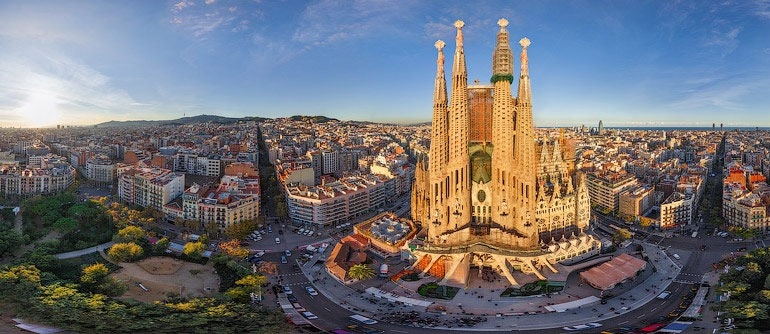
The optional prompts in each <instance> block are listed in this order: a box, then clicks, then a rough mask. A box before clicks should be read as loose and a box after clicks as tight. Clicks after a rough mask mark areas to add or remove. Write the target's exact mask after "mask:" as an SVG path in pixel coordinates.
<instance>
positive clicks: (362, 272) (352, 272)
mask: <svg viewBox="0 0 770 334" xmlns="http://www.w3.org/2000/svg"><path fill="white" fill-rule="evenodd" d="M348 276H350V278H352V279H357V280H361V281H362V280H366V279H370V278H372V277H374V269H372V268H371V267H369V266H367V265H365V264H356V265H353V266H352V267H350V269H349V270H348Z"/></svg>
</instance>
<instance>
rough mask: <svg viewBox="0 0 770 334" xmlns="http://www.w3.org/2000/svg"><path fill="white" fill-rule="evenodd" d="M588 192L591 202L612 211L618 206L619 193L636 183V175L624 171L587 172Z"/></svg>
mask: <svg viewBox="0 0 770 334" xmlns="http://www.w3.org/2000/svg"><path fill="white" fill-rule="evenodd" d="M586 180H587V186H588V194H589V196H590V197H591V204H595V205H598V206H600V207H603V208H607V209H610V210H613V211H616V210H618V208H619V207H620V194H621V193H622V192H624V191H626V190H628V189H630V188H632V187H633V186H635V185H636V183H637V181H636V177H634V175H632V174H628V173H626V172H625V171H620V172H601V173H588V174H587V177H586Z"/></svg>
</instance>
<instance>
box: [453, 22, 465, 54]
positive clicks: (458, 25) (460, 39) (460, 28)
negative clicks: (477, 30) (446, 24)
mask: <svg viewBox="0 0 770 334" xmlns="http://www.w3.org/2000/svg"><path fill="white" fill-rule="evenodd" d="M464 26H465V22H463V21H462V20H457V21H455V28H457V37H455V43H456V44H457V48H458V49H462V47H463V27H464Z"/></svg>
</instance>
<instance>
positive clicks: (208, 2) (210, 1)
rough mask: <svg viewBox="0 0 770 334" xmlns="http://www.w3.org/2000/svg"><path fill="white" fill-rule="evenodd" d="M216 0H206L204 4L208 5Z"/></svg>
mask: <svg viewBox="0 0 770 334" xmlns="http://www.w3.org/2000/svg"><path fill="white" fill-rule="evenodd" d="M216 1H217V0H206V4H207V5H210V4H212V3H214V2H216Z"/></svg>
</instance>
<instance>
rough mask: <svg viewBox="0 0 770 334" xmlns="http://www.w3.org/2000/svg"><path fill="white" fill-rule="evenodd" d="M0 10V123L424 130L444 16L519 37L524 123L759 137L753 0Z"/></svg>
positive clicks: (482, 73)
mask: <svg viewBox="0 0 770 334" xmlns="http://www.w3.org/2000/svg"><path fill="white" fill-rule="evenodd" d="M0 9H2V10H0V13H2V14H0V47H2V48H3V50H4V51H5V52H4V53H3V54H2V55H0V126H14V127H50V126H55V125H57V124H63V125H92V124H97V123H100V122H104V121H109V120H136V119H148V120H159V119H175V118H179V117H182V116H183V115H187V116H192V115H199V114H215V115H221V116H229V117H244V116H259V117H287V116H291V115H325V116H329V117H333V118H338V119H343V120H362V121H363V120H367V121H375V122H392V123H419V122H427V121H429V120H430V116H431V102H430V100H429V99H428V98H426V97H425V96H426V93H429V92H430V91H431V85H432V82H431V80H430V79H429V78H430V77H431V76H432V74H431V73H430V71H429V70H428V69H429V68H430V67H431V66H430V65H431V63H432V62H431V61H430V58H431V55H432V54H433V52H434V51H435V49H434V48H433V43H434V42H435V40H437V39H443V40H451V39H452V34H453V27H452V22H453V21H454V19H458V18H459V19H463V20H464V21H465V22H467V23H468V26H467V27H466V28H465V30H466V34H467V35H468V36H469V37H471V38H470V39H469V42H468V45H467V48H468V49H469V50H482V49H484V48H489V47H492V46H493V45H494V43H495V40H494V38H490V37H489V35H490V34H491V33H493V32H494V31H496V24H495V22H496V21H497V19H498V18H500V17H506V18H508V19H509V20H510V22H511V23H510V26H509V31H510V33H511V36H512V37H511V38H512V39H514V40H518V39H520V38H523V37H528V38H530V39H531V40H532V46H531V47H530V54H531V55H532V57H534V59H537V61H536V62H533V63H532V64H530V68H531V73H532V75H533V77H535V78H537V80H534V81H533V82H532V86H533V90H535V91H537V93H536V94H535V95H533V98H532V99H533V105H535V106H537V107H538V109H539V112H538V113H537V115H536V116H535V119H534V121H535V124H536V125H537V126H542V127H546V126H579V125H581V124H584V125H586V126H595V125H596V124H597V122H598V120H600V119H601V120H603V121H604V123H605V125H606V126H607V127H634V126H650V127H658V126H702V127H709V126H710V125H711V123H713V122H716V123H724V125H725V126H726V127H732V126H745V127H753V126H760V127H763V126H764V127H766V126H770V121H769V120H767V119H765V118H763V115H764V113H766V106H767V105H770V97H769V96H767V95H766V94H765V93H764V92H766V91H767V90H768V88H770V80H767V79H765V77H768V70H767V68H768V66H767V65H769V63H770V60H768V55H770V39H769V38H768V37H767V36H766V35H765V34H763V33H762V32H763V31H765V30H767V28H768V25H770V5H768V4H767V2H764V1H746V2H737V3H730V2H723V3H719V4H705V5H704V4H700V3H698V2H686V1H685V2H678V3H662V2H649V3H632V2H627V3H622V4H619V3H614V2H612V3H595V2H576V3H570V4H563V3H559V4H556V3H543V4H540V3H537V4H536V3H514V4H501V3H495V2H484V3H478V4H473V5H465V4H449V5H448V6H444V5H443V4H442V5H441V6H439V5H438V4H434V3H418V2H403V3H390V2H378V1H355V2H352V3H350V4H349V5H348V4H343V3H338V2H334V1H314V2H306V3H305V2H303V3H288V4H287V3H278V2H269V1H265V2H235V3H233V2H225V1H221V0H219V1H212V0H205V1H204V0H201V1H166V2H158V3H154V2H153V3H139V4H120V3H111V4H104V3H95V2H81V3H78V4H75V5H72V4H68V5H66V6H65V5H63V4H58V3H45V2H36V3H31V2H12V1H11V2H4V3H3V4H2V5H0ZM450 50H451V48H450ZM565 51H566V52H565ZM467 59H468V67H469V68H470V69H472V70H471V71H470V72H469V73H468V79H469V81H470V82H472V81H473V80H474V79H478V80H479V81H480V82H481V83H487V82H488V81H489V77H490V75H491V69H490V68H491V59H489V55H488V54H485V53H483V52H469V53H468V54H467ZM517 66H518V63H517V61H515V62H514V67H517ZM426 78H428V79H426ZM298 79H299V80H298ZM362 82H366V84H362ZM728 116H729V117H728Z"/></svg>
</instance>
